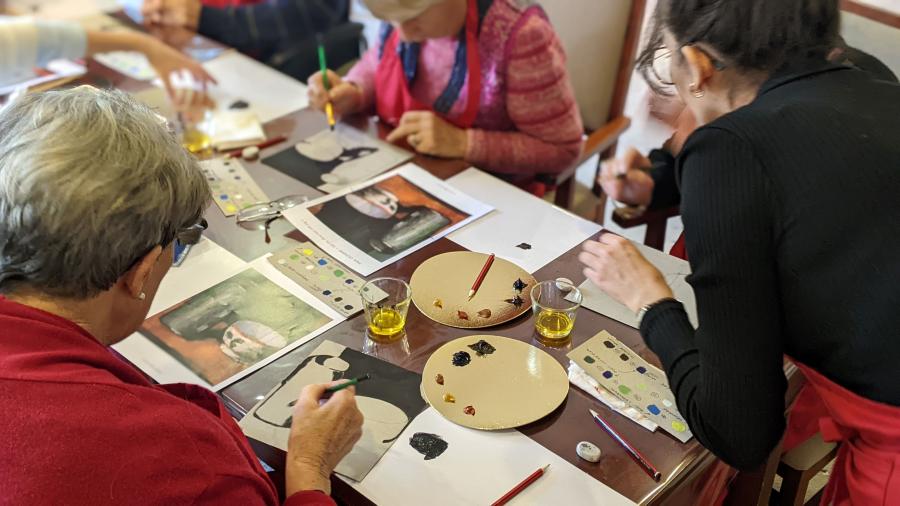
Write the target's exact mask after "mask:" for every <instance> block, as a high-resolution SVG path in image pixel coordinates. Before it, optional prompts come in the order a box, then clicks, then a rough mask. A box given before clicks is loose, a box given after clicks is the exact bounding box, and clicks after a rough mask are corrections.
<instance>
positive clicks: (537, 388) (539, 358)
mask: <svg viewBox="0 0 900 506" xmlns="http://www.w3.org/2000/svg"><path fill="white" fill-rule="evenodd" d="M482 340H484V341H485V342H487V343H488V344H490V345H491V346H493V347H494V348H495V351H494V352H493V353H490V354H485V355H483V356H478V354H477V353H476V352H475V350H473V349H472V348H469V346H470V345H473V344H475V343H478V342H479V341H482ZM461 351H464V352H466V353H468V354H469V355H470V357H471V360H470V362H469V364H468V365H465V366H462V367H459V366H455V365H453V355H454V353H457V352H461ZM438 374H440V375H441V377H442V381H443V385H441V384H440V383H439V382H438V379H437V375H438ZM568 392H569V378H568V376H566V371H565V369H563V367H562V366H561V365H560V364H559V362H557V361H556V359H554V358H553V357H551V356H550V355H549V354H547V352H545V351H543V350H540V349H538V348H536V347H534V346H532V345H530V344H528V343H524V342H522V341H517V340H515V339H509V338H506V337H500V336H484V335H479V336H468V337H462V338H459V339H456V340H453V341H450V342H449V343H447V344H445V345H443V346H441V347H440V348H438V350H437V351H435V352H434V354H432V355H431V358H429V359H428V363H426V364H425V370H424V371H423V372H422V393H423V395H424V396H425V400H427V401H428V403H429V404H431V405H432V406H433V407H434V408H435V409H437V410H438V411H439V412H440V413H441V414H442V415H444V417H445V418H446V419H448V420H450V421H451V422H453V423H456V424H459V425H463V426H465V427H471V428H473V429H483V430H497V429H511V428H513V427H519V426H522V425H525V424H528V423H531V422H534V421H536V420H540V419H541V418H543V417H545V416H547V415H548V414H550V413H551V412H552V411H553V410H554V409H556V408H557V407H558V406H559V405H560V404H562V402H563V400H564V399H565V398H566V394H567V393H568ZM445 395H451V396H453V399H454V400H455V402H448V401H447V400H445V397H444V396H445ZM469 406H471V407H472V410H474V414H468V413H467V412H466V408H467V407H469ZM471 412H472V411H471V410H470V413H471Z"/></svg>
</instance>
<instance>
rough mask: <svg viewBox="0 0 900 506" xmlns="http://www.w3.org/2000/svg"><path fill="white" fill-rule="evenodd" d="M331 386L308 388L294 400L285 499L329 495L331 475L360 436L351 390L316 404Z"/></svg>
mask: <svg viewBox="0 0 900 506" xmlns="http://www.w3.org/2000/svg"><path fill="white" fill-rule="evenodd" d="M337 383H339V382H337ZM332 384H335V383H330V384H324V385H309V386H307V387H306V388H304V389H303V390H302V391H301V392H300V398H299V399H297V404H296V406H295V407H294V414H293V420H292V423H291V435H290V439H289V440H288V452H287V453H288V454H287V463H286V469H285V492H286V495H287V497H290V496H291V495H293V494H294V493H296V492H300V491H301V490H321V491H323V492H325V493H326V494H330V493H331V472H332V471H334V468H335V466H337V465H338V462H340V461H341V459H343V458H344V456H345V455H347V454H348V453H349V452H350V450H351V449H353V445H354V444H356V442H357V441H358V440H359V438H360V437H361V436H362V424H363V415H362V413H361V412H360V411H359V409H358V408H357V407H356V397H355V395H354V394H355V389H354V388H353V387H349V388H345V389H344V390H341V391H339V392H337V393H335V394H334V395H333V396H332V397H331V398H330V399H328V401H327V402H323V403H322V404H321V405H319V399H321V398H322V396H323V395H324V394H325V389H326V388H328V387H329V386H331V385H332Z"/></svg>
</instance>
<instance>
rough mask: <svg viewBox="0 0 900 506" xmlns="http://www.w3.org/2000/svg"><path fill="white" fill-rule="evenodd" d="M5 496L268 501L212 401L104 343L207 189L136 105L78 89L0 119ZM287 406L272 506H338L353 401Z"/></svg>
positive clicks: (24, 500)
mask: <svg viewBox="0 0 900 506" xmlns="http://www.w3.org/2000/svg"><path fill="white" fill-rule="evenodd" d="M0 132H2V133H0V294H2V296H0V404H2V405H3V406H4V408H5V409H6V412H5V413H4V415H5V416H4V417H3V421H0V433H3V434H4V435H5V436H6V437H7V442H6V444H5V446H4V450H3V454H2V458H0V490H3V499H4V502H6V503H9V504H91V505H99V504H241V505H245V504H277V503H278V494H277V492H276V487H275V485H274V484H273V483H272V482H271V481H270V480H269V478H268V477H267V476H266V473H265V472H264V471H263V469H262V467H261V466H260V463H259V461H258V460H257V458H256V457H255V456H254V454H253V451H252V450H251V448H250V446H249V444H248V442H247V440H246V439H245V438H244V436H243V435H242V434H241V432H240V429H239V428H238V427H237V425H236V424H235V423H234V420H232V418H231V417H230V416H229V415H228V412H227V411H226V410H225V408H224V407H223V405H222V403H221V402H220V401H219V399H218V398H217V397H216V396H215V395H214V394H213V393H212V392H209V391H207V390H205V389H203V388H200V387H196V386H193V385H183V384H178V385H155V384H153V383H151V382H150V381H148V380H147V379H146V378H145V377H144V376H143V375H142V374H141V373H140V372H139V371H137V370H136V369H135V368H133V367H132V366H130V365H129V364H126V363H124V362H123V361H121V360H120V359H118V358H117V357H116V356H115V355H113V354H112V353H111V352H110V350H109V349H108V348H107V347H108V346H109V345H112V344H114V343H116V342H118V341H120V340H122V339H124V338H125V337H126V336H128V335H130V334H131V333H132V332H134V331H135V330H136V329H137V328H138V326H139V325H140V324H141V322H142V321H143V319H144V318H145V317H146V315H147V312H148V310H149V308H150V303H151V301H152V300H153V297H154V295H155V294H156V291H157V288H158V287H159V284H160V282H161V281H162V279H163V276H165V274H166V272H167V271H168V270H169V268H170V267H171V265H172V257H173V250H174V244H175V241H187V242H191V241H196V240H197V239H199V233H200V231H201V229H202V228H203V227H204V226H205V224H204V223H203V222H202V218H201V216H202V213H203V211H204V209H205V208H206V207H207V205H208V201H209V188H208V186H207V183H206V181H205V179H204V178H203V176H202V175H201V173H200V171H199V168H198V167H197V164H196V162H195V161H194V159H193V158H191V157H190V155H188V154H187V153H186V152H185V151H184V149H182V148H181V146H180V145H179V144H178V142H177V141H176V140H175V139H174V137H173V136H172V135H170V133H169V132H168V131H167V128H166V126H165V125H164V124H163V123H162V122H161V121H160V120H159V118H158V117H157V116H156V115H155V114H153V113H152V112H151V111H150V110H149V109H147V108H146V107H144V106H141V105H138V104H137V103H135V102H134V101H132V100H131V99H130V98H128V97H127V96H126V95H124V94H122V93H119V92H107V91H99V90H96V89H94V88H90V87H81V88H76V89H73V90H68V91H54V92H48V93H44V94H32V95H27V96H25V97H23V98H21V99H20V100H18V101H16V102H14V103H13V104H11V105H10V106H9V107H7V108H6V109H4V110H3V111H2V112H0ZM326 387H327V385H317V386H311V387H308V388H307V389H305V390H304V391H303V392H302V393H301V395H300V398H299V399H298V401H297V406H296V411H295V413H294V416H293V426H292V428H291V439H290V443H289V450H288V455H287V464H286V484H285V491H286V496H287V497H288V499H287V501H286V502H285V504H291V505H333V504H334V503H333V501H332V500H331V498H330V497H328V495H327V494H328V493H329V491H330V480H329V477H330V474H331V471H332V469H333V468H334V466H335V465H336V464H337V462H338V461H340V459H341V458H342V457H343V456H344V455H345V454H346V453H347V452H348V451H349V450H350V449H351V448H352V446H353V444H354V443H355V442H356V440H357V439H358V438H359V436H360V434H361V426H362V415H361V413H360V412H359V410H358V409H357V408H356V401H355V399H354V396H353V391H352V390H351V389H347V390H343V391H341V392H339V393H338V394H336V395H334V396H333V397H331V399H330V400H328V401H327V402H322V403H321V405H320V401H319V398H320V397H321V396H322V394H323V393H324V389H325V388H326Z"/></svg>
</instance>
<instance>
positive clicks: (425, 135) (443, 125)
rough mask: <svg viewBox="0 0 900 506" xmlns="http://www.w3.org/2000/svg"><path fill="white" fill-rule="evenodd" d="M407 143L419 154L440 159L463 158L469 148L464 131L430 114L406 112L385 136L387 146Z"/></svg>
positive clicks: (429, 112) (427, 112)
mask: <svg viewBox="0 0 900 506" xmlns="http://www.w3.org/2000/svg"><path fill="white" fill-rule="evenodd" d="M404 139H405V140H406V142H407V143H409V145H410V146H412V147H413V149H415V150H416V151H418V152H419V153H422V154H425V155H432V156H439V157H441V158H464V157H465V156H466V151H467V150H468V147H469V137H468V134H467V133H466V131H465V130H463V129H462V128H457V127H455V126H453V125H451V124H450V123H448V122H446V121H444V120H443V119H442V118H441V117H440V116H438V115H437V114H435V113H433V112H431V111H409V112H406V113H404V114H403V117H402V118H400V124H399V125H398V126H397V128H396V129H394V131H393V132H391V133H390V134H389V135H388V136H387V141H388V142H398V141H401V140H404Z"/></svg>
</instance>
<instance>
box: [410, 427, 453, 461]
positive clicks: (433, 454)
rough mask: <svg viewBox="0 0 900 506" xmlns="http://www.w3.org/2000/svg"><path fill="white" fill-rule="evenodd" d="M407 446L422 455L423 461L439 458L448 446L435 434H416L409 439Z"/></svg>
mask: <svg viewBox="0 0 900 506" xmlns="http://www.w3.org/2000/svg"><path fill="white" fill-rule="evenodd" d="M409 446H412V447H413V449H414V450H416V451H417V452H419V453H421V454H422V455H424V456H425V460H431V459H435V458H438V457H440V456H441V454H442V453H444V452H445V451H446V450H447V447H448V446H449V445H448V444H447V442H446V441H444V440H443V439H442V438H441V436H438V435H437V434H429V433H427V432H416V433H415V434H413V437H411V438H409Z"/></svg>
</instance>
